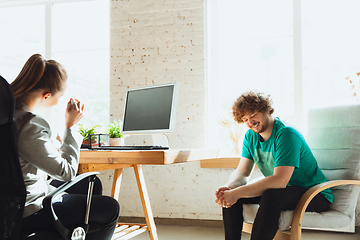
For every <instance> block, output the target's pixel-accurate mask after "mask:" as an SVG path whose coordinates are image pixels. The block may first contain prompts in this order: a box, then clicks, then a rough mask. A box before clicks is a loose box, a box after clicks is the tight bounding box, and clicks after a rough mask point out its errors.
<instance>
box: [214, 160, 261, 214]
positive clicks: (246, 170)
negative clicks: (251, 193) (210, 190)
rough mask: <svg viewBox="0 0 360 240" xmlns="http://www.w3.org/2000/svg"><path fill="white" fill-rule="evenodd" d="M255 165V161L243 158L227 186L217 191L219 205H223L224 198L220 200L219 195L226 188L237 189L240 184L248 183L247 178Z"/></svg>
mask: <svg viewBox="0 0 360 240" xmlns="http://www.w3.org/2000/svg"><path fill="white" fill-rule="evenodd" d="M253 167H254V161H252V160H250V159H247V158H241V159H240V162H239V165H238V166H237V168H236V169H235V171H234V172H232V173H231V175H230V178H229V180H228V182H227V183H226V185H225V186H222V187H219V188H218V189H217V190H216V191H215V197H216V200H215V202H216V203H217V204H218V205H219V206H221V207H222V206H223V202H222V199H221V200H220V199H219V197H220V196H221V195H222V194H223V192H224V191H225V190H230V189H235V188H237V187H239V186H242V185H245V184H246V178H247V177H248V176H249V175H250V173H251V171H252V169H253Z"/></svg>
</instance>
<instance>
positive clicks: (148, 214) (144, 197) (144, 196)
mask: <svg viewBox="0 0 360 240" xmlns="http://www.w3.org/2000/svg"><path fill="white" fill-rule="evenodd" d="M134 171H135V176H136V182H137V185H138V188H139V193H140V198H141V203H142V207H143V210H144V215H145V220H146V224H147V227H148V230H149V235H150V239H151V240H158V236H157V231H156V226H155V222H154V217H153V214H152V211H151V205H150V199H149V195H148V192H147V189H146V185H145V179H144V174H143V171H142V168H141V165H134Z"/></svg>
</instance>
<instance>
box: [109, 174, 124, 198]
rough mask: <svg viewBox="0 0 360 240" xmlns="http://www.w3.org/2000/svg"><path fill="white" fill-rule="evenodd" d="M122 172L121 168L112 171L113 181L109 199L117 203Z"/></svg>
mask: <svg viewBox="0 0 360 240" xmlns="http://www.w3.org/2000/svg"><path fill="white" fill-rule="evenodd" d="M122 172H123V169H122V168H117V169H115V171H114V180H113V184H112V189H111V197H112V198H115V199H116V200H117V201H119V193H120V185H121V179H122Z"/></svg>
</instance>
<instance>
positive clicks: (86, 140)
mask: <svg viewBox="0 0 360 240" xmlns="http://www.w3.org/2000/svg"><path fill="white" fill-rule="evenodd" d="M98 127H101V126H100V125H93V126H92V127H89V128H85V127H84V125H83V124H79V133H80V134H81V136H83V144H87V145H88V144H90V141H89V139H90V134H96V131H95V129H96V128H98ZM91 141H94V143H95V141H96V136H92V137H91Z"/></svg>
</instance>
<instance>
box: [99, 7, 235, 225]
mask: <svg viewBox="0 0 360 240" xmlns="http://www.w3.org/2000/svg"><path fill="white" fill-rule="evenodd" d="M110 47H111V61H110V62H111V69H110V71H111V80H110V84H111V86H110V89H111V105H110V106H111V107H110V114H111V116H112V118H116V119H121V118H122V113H123V106H124V95H125V91H126V89H127V88H128V87H136V86H143V85H151V84H159V83H167V82H175V81H177V82H180V97H179V105H178V114H177V119H176V120H177V121H176V122H177V123H176V130H175V133H173V134H171V135H169V139H170V147H172V148H203V147H205V73H204V2H203V0H176V1H174V0H171V1H170V0H134V1H114V0H113V1H112V2H111V44H110ZM126 141H127V143H132V142H136V143H137V144H142V143H145V144H147V143H149V142H150V141H151V138H149V136H145V137H138V136H137V137H131V138H127V139H126ZM143 170H144V175H145V179H146V183H147V188H148V192H149V196H150V201H151V205H152V210H153V214H154V217H161V218H192V219H218V220H219V219H221V209H220V208H219V207H218V206H217V205H216V204H215V202H214V200H215V199H214V192H215V189H216V188H217V187H218V186H219V185H221V184H223V183H225V182H226V181H227V179H228V176H229V174H230V172H232V170H230V169H201V168H200V163H199V162H193V163H186V164H177V165H172V166H143ZM112 174H113V172H112V171H106V172H102V173H101V175H100V177H101V179H102V181H103V182H104V185H105V186H104V187H105V192H106V193H110V189H111V183H112V182H111V179H112ZM119 202H120V206H121V216H136V217H142V216H143V213H142V207H141V202H140V199H139V194H138V189H137V186H136V181H135V177H134V172H133V170H132V169H125V170H124V173H123V179H122V184H121V191H120V196H119Z"/></svg>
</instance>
